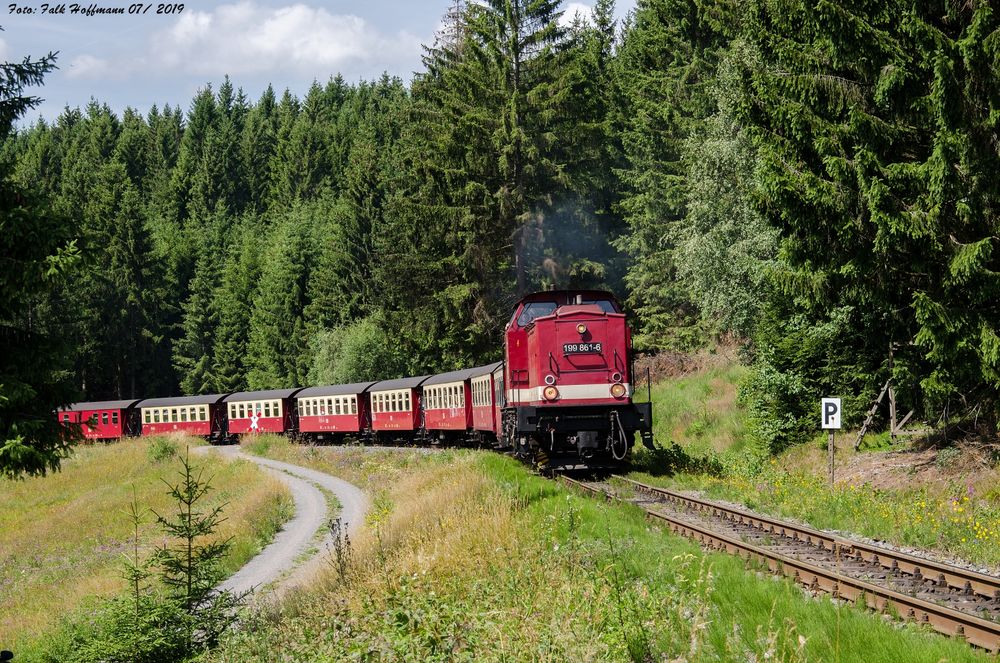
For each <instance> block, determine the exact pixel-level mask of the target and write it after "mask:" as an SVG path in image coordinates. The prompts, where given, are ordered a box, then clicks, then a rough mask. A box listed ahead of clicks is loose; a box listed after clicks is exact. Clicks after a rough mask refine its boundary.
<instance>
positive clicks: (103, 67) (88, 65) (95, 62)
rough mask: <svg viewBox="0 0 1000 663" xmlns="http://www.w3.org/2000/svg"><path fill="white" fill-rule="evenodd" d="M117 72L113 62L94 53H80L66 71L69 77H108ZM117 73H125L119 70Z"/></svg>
mask: <svg viewBox="0 0 1000 663" xmlns="http://www.w3.org/2000/svg"><path fill="white" fill-rule="evenodd" d="M114 73H116V71H115V70H113V69H112V68H111V64H110V63H109V62H108V61H107V60H105V59H103V58H96V57H94V56H93V55H86V54H84V55H78V56H76V57H75V58H73V59H72V60H71V61H70V63H69V68H68V69H67V71H66V77H67V78H106V77H107V76H108V75H110V74H114ZM117 73H124V72H123V71H121V70H118V72H117Z"/></svg>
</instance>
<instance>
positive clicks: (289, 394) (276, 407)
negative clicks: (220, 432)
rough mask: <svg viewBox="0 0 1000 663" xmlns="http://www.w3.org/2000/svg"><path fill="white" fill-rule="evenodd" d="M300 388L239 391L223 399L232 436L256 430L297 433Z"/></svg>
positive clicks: (253, 432)
mask: <svg viewBox="0 0 1000 663" xmlns="http://www.w3.org/2000/svg"><path fill="white" fill-rule="evenodd" d="M300 391H302V389H301V388H297V389H271V390H268V391H239V392H236V393H235V394H230V395H228V396H226V397H225V398H224V399H222V402H223V403H225V405H226V411H227V412H228V414H229V426H228V431H227V432H228V433H229V439H231V440H237V439H239V436H241V435H255V434H257V433H294V432H295V431H296V430H297V426H296V423H297V422H296V420H295V407H294V404H295V399H294V396H295V395H296V394H298V393H299V392H300Z"/></svg>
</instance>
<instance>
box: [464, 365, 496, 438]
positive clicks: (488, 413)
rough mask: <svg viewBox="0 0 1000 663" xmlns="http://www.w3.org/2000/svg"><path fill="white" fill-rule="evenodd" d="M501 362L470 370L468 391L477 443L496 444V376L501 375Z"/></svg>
mask: <svg viewBox="0 0 1000 663" xmlns="http://www.w3.org/2000/svg"><path fill="white" fill-rule="evenodd" d="M502 371H503V362H502V361H498V362H496V363H495V364H489V365H487V366H479V367H478V368H474V369H472V375H471V376H469V391H471V392H472V428H473V430H474V431H475V433H476V434H475V437H476V439H477V441H489V442H494V443H495V442H496V439H497V430H498V428H497V423H498V422H499V421H500V419H499V417H498V416H497V414H498V413H499V410H498V409H497V397H496V396H497V394H496V389H497V383H496V376H497V375H498V374H499V375H502Z"/></svg>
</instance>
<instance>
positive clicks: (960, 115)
mask: <svg viewBox="0 0 1000 663" xmlns="http://www.w3.org/2000/svg"><path fill="white" fill-rule="evenodd" d="M748 15H749V16H751V17H753V21H752V22H749V23H748V38H749V41H750V44H751V45H752V46H753V47H754V48H756V50H757V51H758V52H760V53H762V54H766V57H765V61H764V63H763V66H760V67H747V68H746V69H745V70H744V75H743V79H742V89H741V91H742V99H741V103H740V105H739V106H738V110H739V114H738V116H737V119H738V120H739V121H741V122H743V123H744V124H745V126H746V127H747V129H748V131H749V132H750V135H751V136H752V137H753V138H754V139H755V140H756V143H757V145H758V148H759V155H760V159H761V162H760V168H759V177H760V191H759V193H758V194H757V195H758V196H759V197H758V200H759V203H760V206H761V209H762V211H763V212H764V213H765V215H766V216H767V218H768V219H769V220H770V221H771V222H772V223H773V224H774V225H775V226H776V227H777V228H778V230H779V232H780V236H781V254H780V255H781V262H780V264H779V266H778V268H777V270H776V282H777V284H778V285H779V286H780V287H781V288H782V294H784V295H785V297H784V300H785V301H784V302H783V305H782V306H781V308H780V309H778V310H777V311H776V314H777V316H778V320H777V322H776V323H775V324H773V325H771V326H770V328H769V329H767V330H766V331H767V335H766V336H765V344H764V348H763V349H764V350H765V351H766V352H767V353H768V354H769V360H768V363H767V365H766V366H764V367H763V368H764V369H768V370H774V371H775V372H776V373H777V374H779V375H781V376H784V377H785V378H786V379H797V380H800V381H801V383H802V388H801V389H800V390H799V392H798V393H799V394H800V398H799V399H798V400H797V402H795V403H793V404H790V405H786V406H785V407H786V414H785V416H786V417H787V416H788V414H789V413H791V415H792V416H793V417H797V420H798V421H804V420H805V417H806V416H808V414H807V412H808V410H807V408H808V407H811V403H812V402H813V401H812V399H813V397H815V396H817V395H818V394H819V393H820V392H821V391H822V392H823V393H827V392H828V391H829V392H830V393H840V394H844V395H845V396H850V397H852V398H855V399H857V401H858V402H859V404H861V403H865V402H867V401H869V399H872V398H873V397H874V393H876V391H877V389H878V388H879V386H880V385H881V384H882V383H883V382H884V381H885V379H887V378H888V377H890V371H889V365H888V361H889V353H890V347H892V348H894V354H895V362H894V365H893V370H892V372H891V377H892V378H893V380H894V383H895V386H896V393H897V396H898V397H899V398H900V400H901V402H902V404H903V405H904V406H905V405H910V406H915V407H917V408H920V409H923V411H924V413H925V416H929V417H930V418H933V419H936V418H938V417H939V416H942V415H943V416H945V417H947V416H949V415H948V413H949V412H954V411H956V410H958V411H959V412H961V411H963V410H965V409H966V408H971V409H973V410H975V409H976V408H979V407H982V406H983V405H988V406H989V407H991V408H995V407H996V403H997V400H996V398H995V389H996V387H997V385H998V381H997V378H998V375H1000V374H998V371H997V368H998V366H1000V364H998V360H1000V353H998V348H1000V343H998V342H997V340H996V339H997V338H998V334H997V331H998V330H997V326H998V323H997V321H998V320H1000V309H998V306H1000V304H998V302H1000V297H998V296H997V294H998V292H997V286H996V280H995V278H994V274H995V273H996V271H997V270H998V268H1000V264H998V262H997V257H996V256H995V255H994V253H993V245H994V244H995V241H996V240H995V237H996V229H997V222H996V219H995V217H994V216H993V213H992V210H993V209H994V208H995V207H996V205H997V198H998V195H1000V191H998V188H997V185H996V181H995V178H994V177H993V176H992V173H995V172H996V169H997V166H998V159H1000V155H998V154H997V152H996V150H995V149H994V148H993V147H992V145H994V144H995V139H996V129H995V121H994V118H995V117H996V113H997V110H998V107H1000V98H998V96H997V93H996V90H997V89H998V83H1000V81H998V80H997V76H998V74H997V71H996V69H995V68H994V67H992V65H987V64H986V63H987V62H992V58H993V56H992V55H991V53H992V51H991V50H990V49H991V48H992V47H991V45H990V44H992V43H993V41H994V39H993V38H988V37H987V36H988V35H995V34H996V30H997V28H998V21H1000V18H998V17H997V16H996V15H995V12H994V11H993V9H992V8H991V7H990V6H988V5H986V4H965V5H960V4H947V5H943V6H940V7H939V6H937V5H933V6H932V5H929V4H921V3H917V4H906V3H901V2H881V3H876V4H871V3H856V2H836V3H826V4H822V5H812V4H809V3H799V4H797V5H794V6H791V7H788V8H785V9H783V10H782V11H780V12H778V11H775V10H774V9H773V8H772V7H770V6H769V5H767V4H766V3H752V4H751V5H750V6H749V7H748ZM830 329H836V330H837V333H836V334H831V333H830V332H829V330H830ZM787 338H799V339H803V338H805V339H817V340H816V342H814V343H813V348H814V349H813V350H812V351H811V353H812V355H813V356H821V357H824V358H825V362H826V363H825V365H824V369H823V370H822V371H816V370H815V369H814V368H811V367H810V366H809V365H808V363H807V360H810V359H812V358H813V357H805V356H803V351H802V348H803V347H804V345H803V344H802V343H799V345H798V347H796V346H790V345H789V344H787V343H786V342H785V341H784V340H783V339H787ZM760 398H761V401H762V402H766V401H767V399H768V398H771V395H770V394H768V393H767V392H766V389H763V388H762V389H761V393H760ZM861 407H863V406H861ZM764 411H765V412H766V411H767V408H765V409H764ZM860 411H861V408H860V407H859V408H857V409H855V410H853V412H852V411H851V410H848V409H847V408H845V412H846V413H848V414H849V415H852V414H853V416H859V415H860ZM994 412H996V410H994ZM788 439H794V438H791V437H786V438H784V440H780V439H779V443H781V442H785V441H787V440H788Z"/></svg>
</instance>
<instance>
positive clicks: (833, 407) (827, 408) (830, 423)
mask: <svg viewBox="0 0 1000 663" xmlns="http://www.w3.org/2000/svg"><path fill="white" fill-rule="evenodd" d="M820 412H821V413H822V424H823V429H824V430H829V431H830V440H829V441H828V442H827V445H826V446H827V450H828V453H829V456H830V488H833V467H834V465H833V452H834V449H835V448H836V446H835V445H836V439H835V438H834V435H835V434H836V431H837V429H839V428H840V399H839V398H824V399H823V400H822V402H821V404H820Z"/></svg>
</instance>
